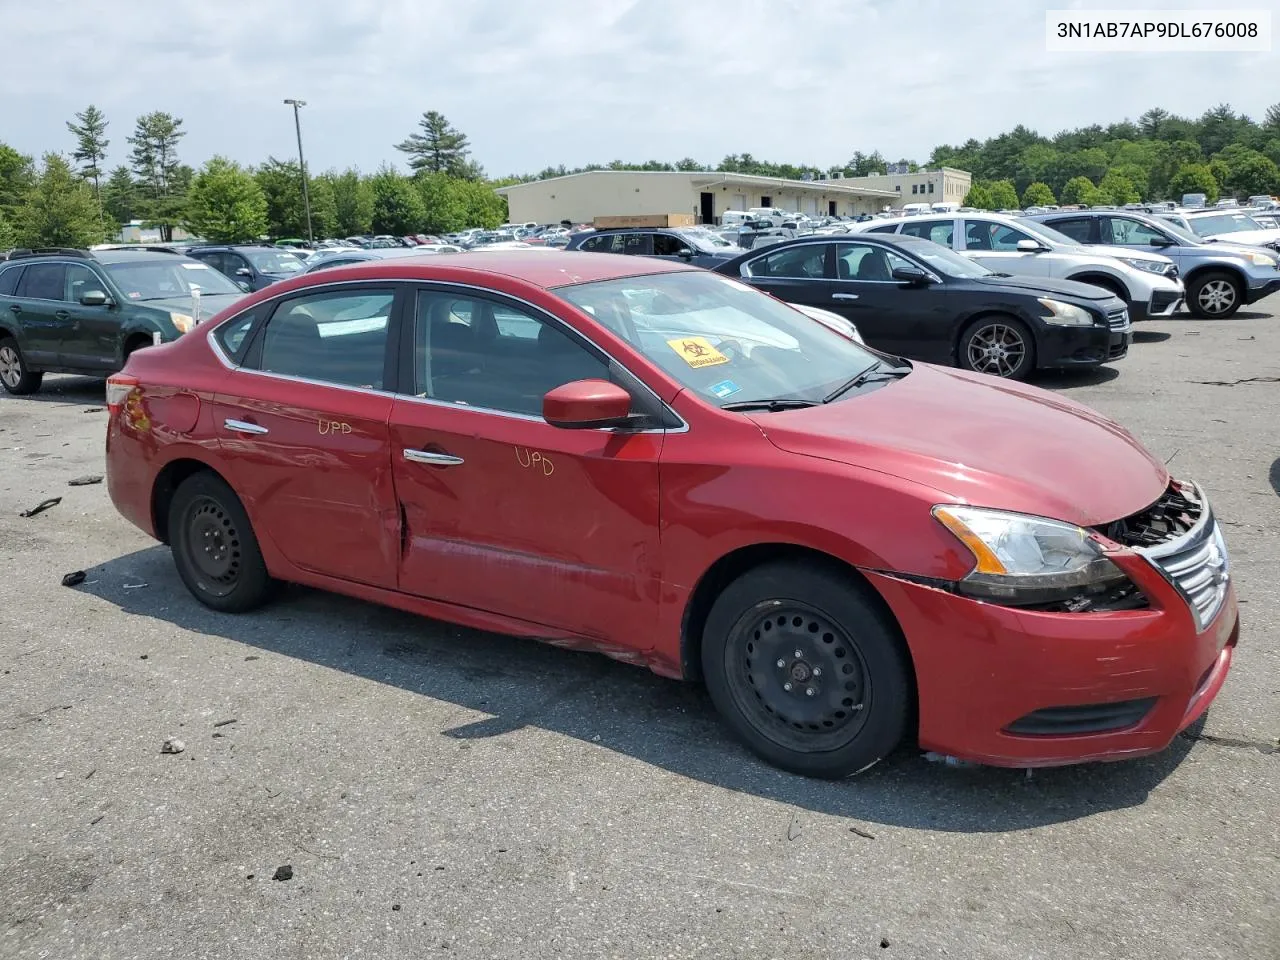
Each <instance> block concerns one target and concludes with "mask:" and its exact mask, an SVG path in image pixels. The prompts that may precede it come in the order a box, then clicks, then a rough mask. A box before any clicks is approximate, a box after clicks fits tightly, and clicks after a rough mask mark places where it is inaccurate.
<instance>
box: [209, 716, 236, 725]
mask: <svg viewBox="0 0 1280 960" xmlns="http://www.w3.org/2000/svg"><path fill="white" fill-rule="evenodd" d="M235 722H236V718H235V717H232V718H231V719H230V720H219V721H218V722H217V723H215V724H214V726H215V727H225V726H227V725H228V724H231V723H235Z"/></svg>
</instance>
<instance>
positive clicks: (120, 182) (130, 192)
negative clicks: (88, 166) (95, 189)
mask: <svg viewBox="0 0 1280 960" xmlns="http://www.w3.org/2000/svg"><path fill="white" fill-rule="evenodd" d="M137 205H138V187H137V185H136V184H135V183H134V182H133V174H132V173H130V172H129V168H128V167H116V168H115V169H114V170H112V171H111V176H109V177H107V182H106V184H105V185H104V186H103V188H102V206H103V208H104V209H105V210H106V212H107V216H109V217H110V218H111V219H112V220H113V221H114V222H115V223H116V224H117V225H118V226H123V225H124V224H126V223H128V222H129V221H130V220H132V219H134V217H135V215H136V213H137Z"/></svg>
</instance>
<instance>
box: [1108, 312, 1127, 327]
mask: <svg viewBox="0 0 1280 960" xmlns="http://www.w3.org/2000/svg"><path fill="white" fill-rule="evenodd" d="M1107 326H1108V327H1110V328H1111V329H1112V330H1123V329H1124V328H1125V327H1127V326H1129V311H1128V310H1112V311H1111V312H1110V313H1108V314H1107Z"/></svg>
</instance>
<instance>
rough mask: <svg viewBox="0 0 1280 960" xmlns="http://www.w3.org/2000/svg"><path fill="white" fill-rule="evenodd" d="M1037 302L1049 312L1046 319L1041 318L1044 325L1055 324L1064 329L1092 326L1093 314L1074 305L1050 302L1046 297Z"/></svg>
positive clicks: (1059, 301)
mask: <svg viewBox="0 0 1280 960" xmlns="http://www.w3.org/2000/svg"><path fill="white" fill-rule="evenodd" d="M1039 302H1040V305H1041V306H1043V307H1044V308H1045V309H1046V310H1048V311H1049V315H1048V316H1047V317H1042V318H1041V319H1042V320H1044V322H1045V323H1056V324H1058V325H1060V326H1066V327H1091V326H1093V324H1094V318H1093V314H1091V313H1090V312H1089V311H1088V310H1085V309H1083V308H1081V307H1077V306H1075V305H1074V304H1070V303H1063V302H1062V301H1061V300H1051V299H1049V298H1048V297H1041V298H1040V301H1039Z"/></svg>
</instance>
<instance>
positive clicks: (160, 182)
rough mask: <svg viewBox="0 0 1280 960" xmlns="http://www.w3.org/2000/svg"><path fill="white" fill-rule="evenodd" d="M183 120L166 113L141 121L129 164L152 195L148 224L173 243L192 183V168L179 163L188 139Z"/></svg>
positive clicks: (132, 139) (147, 205)
mask: <svg viewBox="0 0 1280 960" xmlns="http://www.w3.org/2000/svg"><path fill="white" fill-rule="evenodd" d="M186 135H187V134H186V131H185V130H183V129H182V120H181V119H179V118H178V117H175V116H173V115H172V114H168V113H164V112H163V111H159V110H157V111H154V112H153V113H147V114H144V115H143V116H141V117H139V118H138V122H137V125H136V126H135V128H134V132H133V136H131V137H129V138H128V140H129V143H130V144H131V145H132V147H133V150H132V151H131V152H130V154H129V162H130V164H131V165H132V166H133V171H134V173H135V174H137V176H138V181H139V183H140V185H141V186H142V187H143V188H145V189H146V191H147V193H148V194H149V196H148V198H147V200H148V202H147V203H145V204H143V208H144V211H145V217H146V219H147V220H149V221H151V222H152V223H155V224H156V225H157V226H159V227H160V236H161V238H162V239H164V240H166V241H168V240H172V239H173V224H174V223H175V222H177V220H178V219H179V217H180V215H181V207H182V203H181V194H182V192H183V190H182V187H183V185H184V181H185V182H189V181H190V175H189V170H190V168H185V169H184V168H183V166H182V163H181V162H180V161H179V160H178V141H179V140H181V139H182V138H183V137H185V136H186Z"/></svg>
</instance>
